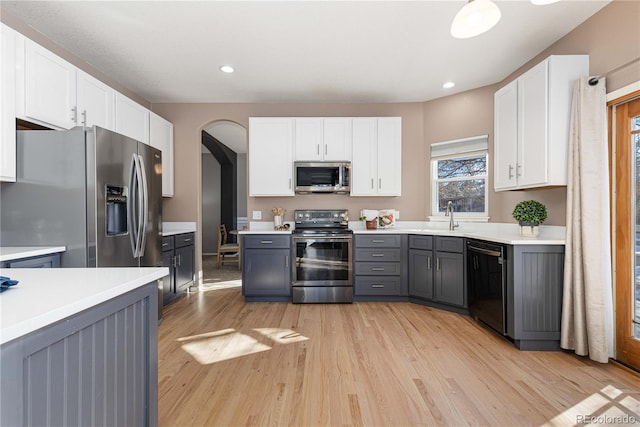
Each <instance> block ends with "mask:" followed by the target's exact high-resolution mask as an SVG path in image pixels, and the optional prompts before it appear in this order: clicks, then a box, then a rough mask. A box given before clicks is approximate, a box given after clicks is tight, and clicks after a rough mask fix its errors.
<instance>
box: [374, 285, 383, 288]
mask: <svg viewBox="0 0 640 427" xmlns="http://www.w3.org/2000/svg"><path fill="white" fill-rule="evenodd" d="M371 287H372V288H384V285H371Z"/></svg>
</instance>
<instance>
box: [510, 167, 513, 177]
mask: <svg viewBox="0 0 640 427" xmlns="http://www.w3.org/2000/svg"><path fill="white" fill-rule="evenodd" d="M512 178H513V166H512V165H509V179H512Z"/></svg>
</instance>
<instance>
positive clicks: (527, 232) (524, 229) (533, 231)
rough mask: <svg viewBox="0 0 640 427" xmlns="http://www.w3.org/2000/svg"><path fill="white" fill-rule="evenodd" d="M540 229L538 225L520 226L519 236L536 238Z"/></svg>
mask: <svg viewBox="0 0 640 427" xmlns="http://www.w3.org/2000/svg"><path fill="white" fill-rule="evenodd" d="M539 233H540V227H539V226H538V225H531V224H520V235H521V236H522V237H538V234H539Z"/></svg>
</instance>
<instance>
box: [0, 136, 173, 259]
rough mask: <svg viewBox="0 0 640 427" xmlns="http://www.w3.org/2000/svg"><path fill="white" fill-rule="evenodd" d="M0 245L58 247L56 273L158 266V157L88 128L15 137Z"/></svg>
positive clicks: (1, 196) (1, 208)
mask: <svg viewBox="0 0 640 427" xmlns="http://www.w3.org/2000/svg"><path fill="white" fill-rule="evenodd" d="M16 157H17V165H16V166H17V182H15V183H2V185H1V186H0V189H1V193H0V212H1V216H0V229H1V233H0V245H2V246H52V245H55V246H58V245H64V246H66V248H67V250H66V252H64V253H63V255H62V260H61V264H62V267H131V266H152V267H156V266H158V267H161V266H162V175H161V174H162V159H161V152H160V151H159V150H157V149H155V148H153V147H150V146H148V145H146V144H143V143H141V142H138V141H136V140H133V139H131V138H128V137H126V136H123V135H120V134H117V133H114V132H111V131H108V130H106V129H102V128H100V127H96V126H94V127H93V128H76V129H72V130H69V131H48V130H47V131H44V130H43V131H40V130H29V131H18V132H17V156H16Z"/></svg>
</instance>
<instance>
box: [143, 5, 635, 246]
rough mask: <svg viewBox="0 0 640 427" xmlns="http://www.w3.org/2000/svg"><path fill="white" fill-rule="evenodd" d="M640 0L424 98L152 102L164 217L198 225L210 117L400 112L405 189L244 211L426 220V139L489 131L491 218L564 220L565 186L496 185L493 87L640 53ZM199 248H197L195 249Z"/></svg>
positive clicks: (631, 71) (280, 202) (616, 84)
mask: <svg viewBox="0 0 640 427" xmlns="http://www.w3.org/2000/svg"><path fill="white" fill-rule="evenodd" d="M639 21H640V2H637V1H622V0H615V1H614V2H612V3H611V4H610V5H608V6H607V7H605V8H604V9H603V10H602V11H600V12H599V13H598V14H596V15H594V16H593V17H591V18H590V19H589V20H587V21H585V22H584V23H583V24H581V25H580V26H579V27H577V28H576V29H575V30H574V31H572V32H571V33H569V34H568V35H567V36H565V37H564V38H562V39H561V40H559V41H558V42H557V43H555V44H554V45H552V46H550V47H549V48H548V49H546V50H544V51H543V52H541V53H540V54H539V55H538V56H536V57H535V58H532V59H531V61H529V62H528V63H527V64H524V65H523V66H522V67H521V68H520V69H518V70H516V71H515V72H514V73H512V74H511V75H510V76H508V77H507V78H506V79H504V80H503V81H502V82H499V83H498V84H495V85H491V86H487V87H483V88H479V89H476V90H472V91H469V92H465V93H460V94H456V95H453V96H450V97H445V98H441V99H436V100H432V101H428V102H424V103H403V104H297V105H292V104H154V105H153V109H154V110H155V111H156V112H158V114H160V115H162V116H163V117H166V118H167V119H168V120H170V121H171V122H173V124H174V126H175V156H176V158H175V175H176V176H175V185H176V188H175V197H174V198H172V199H166V200H165V203H164V217H165V219H166V220H169V221H196V222H197V223H198V229H200V225H201V219H200V201H199V197H200V196H199V194H200V191H199V188H200V185H201V184H200V161H199V156H200V154H199V153H200V131H201V130H202V128H203V127H204V126H205V125H207V124H208V123H210V122H212V121H215V120H232V121H235V122H237V123H239V124H241V125H242V126H245V127H247V125H248V118H249V117H251V116H401V117H402V143H403V150H402V167H403V169H402V196H401V197H383V198H370V197H369V198H357V197H345V196H337V195H328V196H320V195H317V196H314V195H309V196H296V197H288V198H282V197H278V198H249V200H248V203H247V210H248V216H249V217H250V216H251V211H253V210H261V211H262V213H263V218H265V219H269V218H270V217H271V215H270V212H271V207H273V206H280V207H285V208H286V209H287V210H288V214H287V216H286V218H287V219H288V220H290V219H291V211H292V210H293V209H296V208H324V207H341V208H342V207H344V208H348V209H349V210H350V214H351V216H352V218H353V217H355V216H356V215H357V214H358V212H359V210H360V209H362V208H387V207H390V208H395V209H399V210H400V211H401V219H402V220H423V219H425V217H426V216H427V215H429V213H430V205H429V204H430V202H429V200H430V191H429V186H428V183H427V178H428V166H429V163H428V160H427V156H428V155H429V146H430V145H431V144H432V143H434V142H438V141H446V140H451V139H458V138H464V137H468V136H474V135H481V134H488V135H489V147H490V149H489V153H490V166H489V168H490V178H489V188H490V189H491V190H490V194H489V215H490V217H491V221H492V222H511V221H513V219H512V217H511V211H512V209H513V206H514V205H515V204H516V203H517V202H518V201H521V200H525V199H536V200H539V201H541V202H542V203H544V204H546V205H547V208H548V210H549V217H548V220H547V222H546V223H547V224H551V225H563V224H565V211H566V202H565V199H566V190H565V188H551V189H538V190H527V191H506V192H499V193H496V192H494V191H493V190H492V188H493V176H492V175H493V168H492V163H491V158H492V157H491V155H492V153H493V93H494V92H495V91H496V90H497V89H498V88H500V87H502V86H503V85H505V84H506V83H508V82H509V81H511V80H513V79H514V78H516V77H517V76H518V75H520V74H522V73H523V72H524V71H526V70H528V69H529V68H531V66H533V65H535V64H536V63H538V62H539V61H541V60H542V59H544V58H545V57H547V56H548V55H551V54H589V55H590V71H591V74H593V75H600V74H604V73H607V72H608V71H610V70H612V69H614V68H616V67H618V66H620V65H622V64H624V63H626V62H629V61H631V60H633V59H634V58H636V57H637V56H638V54H639V53H640V32H638V30H637V29H638V26H639V25H640V22H639ZM635 81H640V63H635V64H633V65H632V66H630V67H627V68H625V69H624V70H621V71H619V72H616V73H615V74H612V75H611V76H609V77H608V78H607V82H606V83H607V86H608V91H613V90H615V89H618V88H620V87H623V86H625V85H627V84H630V83H633V82H635ZM198 256H199V254H198Z"/></svg>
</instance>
